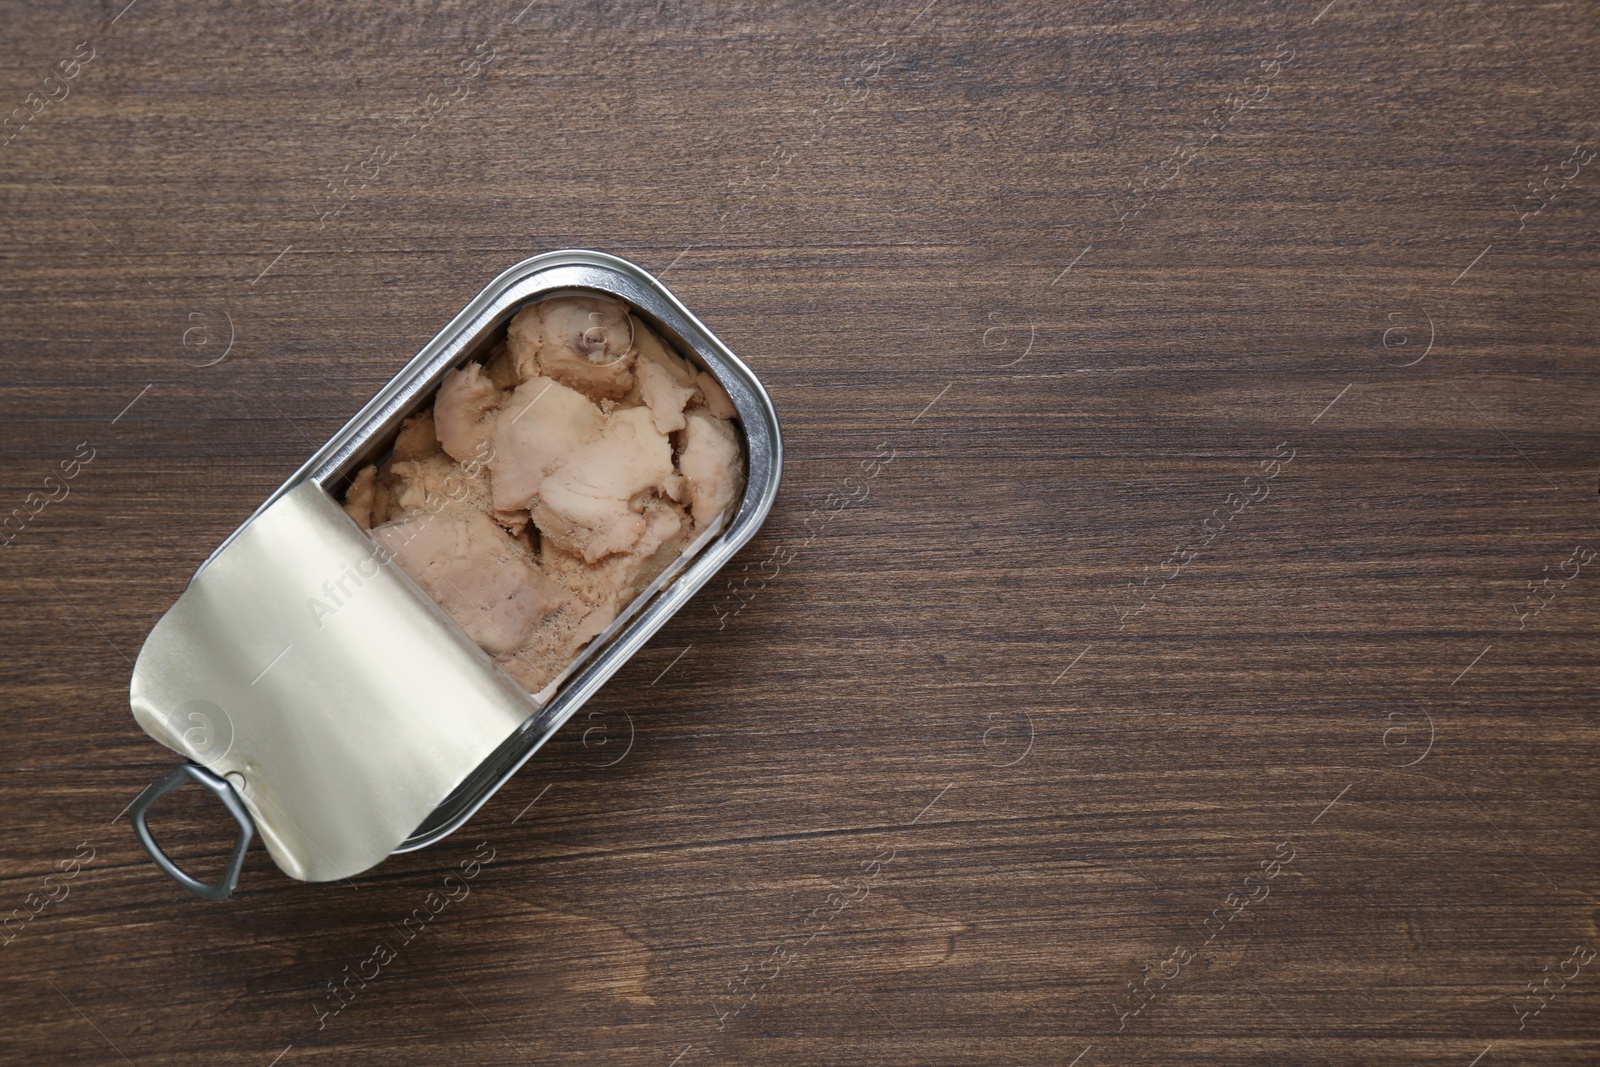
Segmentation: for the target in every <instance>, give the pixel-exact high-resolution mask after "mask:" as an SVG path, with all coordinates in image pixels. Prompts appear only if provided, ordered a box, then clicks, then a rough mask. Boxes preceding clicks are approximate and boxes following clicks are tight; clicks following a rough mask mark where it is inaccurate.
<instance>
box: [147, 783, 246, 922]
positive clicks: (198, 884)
mask: <svg viewBox="0 0 1600 1067" xmlns="http://www.w3.org/2000/svg"><path fill="white" fill-rule="evenodd" d="M187 782H199V783H200V784H201V785H203V786H205V787H206V788H207V789H209V790H211V791H212V792H213V793H215V794H216V795H217V799H219V800H221V801H222V806H223V807H225V808H227V809H228V811H229V813H231V814H232V815H233V817H234V819H235V820H236V821H237V822H238V823H239V840H238V842H237V843H236V844H235V845H234V846H233V855H232V856H231V857H229V859H228V867H227V870H225V871H223V872H222V880H221V881H218V882H214V883H213V882H202V881H200V880H199V879H198V878H194V877H192V876H190V875H188V874H186V873H184V872H183V871H182V870H181V869H180V868H179V867H178V865H177V864H176V863H173V862H172V860H171V858H170V857H168V856H167V854H166V853H165V852H162V851H161V846H160V845H158V844H156V839H155V838H154V837H152V836H150V827H149V826H147V825H146V824H145V813H146V812H147V811H148V810H149V809H150V805H151V804H154V803H155V802H156V800H157V799H158V798H160V797H163V796H165V795H167V794H168V793H170V792H172V791H173V790H174V789H177V788H178V787H179V786H181V785H183V784H185V783H187ZM128 810H129V811H130V812H131V813H132V815H133V832H134V833H135V834H137V835H138V836H139V844H141V845H143V846H144V850H145V851H146V852H148V853H149V854H150V858H151V859H152V860H154V861H155V864H156V866H157V867H160V868H161V869H162V870H163V871H165V872H166V873H167V877H169V878H171V879H172V880H173V881H174V882H177V883H178V884H179V885H181V886H183V888H185V889H187V890H188V891H189V892H191V893H193V894H194V895H195V896H197V897H201V898H203V899H205V900H227V899H228V898H229V897H231V896H232V895H233V890H234V887H235V886H237V885H238V884H239V872H240V870H242V869H243V867H244V854H245V852H246V851H247V850H248V849H249V848H250V839H251V838H253V837H254V836H255V833H256V825H255V822H254V820H252V819H251V818H250V813H249V812H248V811H246V810H245V807H244V803H243V802H242V801H241V800H240V799H239V795H238V794H237V793H236V792H234V788H233V783H232V782H230V781H228V780H227V779H226V778H219V777H218V776H217V775H215V774H212V773H211V772H210V771H208V770H206V769H205V768H204V767H200V766H197V765H196V764H193V763H181V764H179V765H178V766H176V767H174V768H172V770H171V771H169V772H167V774H166V776H165V777H163V778H161V779H160V780H159V781H156V782H152V783H150V784H149V785H147V786H145V790H144V792H142V793H140V794H139V796H138V798H137V799H136V800H134V802H133V805H132V806H131V807H130V808H129V809H128Z"/></svg>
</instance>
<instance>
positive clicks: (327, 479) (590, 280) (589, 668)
mask: <svg viewBox="0 0 1600 1067" xmlns="http://www.w3.org/2000/svg"><path fill="white" fill-rule="evenodd" d="M574 289H577V290H590V291H600V292H605V293H610V294H611V295H614V296H616V297H618V298H620V299H622V300H624V301H625V302H627V303H628V304H630V305H631V306H633V307H634V308H636V309H638V310H640V311H643V312H644V313H645V314H646V315H647V316H649V317H650V318H653V319H655V320H656V322H657V323H658V324H660V325H662V326H664V327H666V329H667V332H668V333H669V334H670V335H671V338H670V339H671V340H674V341H676V342H677V345H678V347H681V348H684V349H687V354H689V355H691V356H692V357H693V359H694V361H695V362H696V363H698V364H700V365H701V366H702V367H704V369H706V370H707V371H709V372H710V373H711V374H712V376H713V377H715V378H716V379H717V381H718V382H719V383H720V384H721V385H722V386H723V388H724V389H726V390H727V391H728V395H729V398H730V399H731V400H732V401H733V404H734V407H735V409H736V410H737V411H738V414H739V421H740V424H741V428H742V429H743V432H744V437H745V446H746V454H745V461H746V481H745V491H744V495H743V497H742V498H741V500H740V503H739V507H738V510H737V511H736V512H735V513H734V515H733V517H732V519H731V520H730V521H729V523H728V524H727V526H726V527H725V528H724V530H723V531H722V533H721V534H720V535H718V536H717V537H716V538H715V539H714V540H712V542H711V543H710V544H708V545H706V546H705V548H704V549H702V550H701V552H700V554H699V555H698V556H697V557H695V558H694V559H693V560H691V561H690V562H689V563H688V565H687V566H686V567H685V568H684V569H683V570H682V571H681V572H680V573H679V574H678V575H677V576H676V577H675V578H674V579H672V580H671V581H670V582H669V583H668V584H667V585H666V587H665V588H663V589H661V590H660V591H659V592H658V593H657V594H656V595H655V596H654V598H653V599H651V600H650V601H649V602H648V603H646V604H645V605H643V607H641V608H639V610H638V612H637V614H636V615H635V617H634V618H633V619H632V620H631V621H629V622H628V623H627V624H626V625H625V626H624V627H623V628H622V629H621V630H620V631H618V632H617V633H615V634H614V635H613V636H612V637H611V638H610V639H609V641H607V642H606V643H605V644H604V646H603V647H601V648H599V649H598V650H596V651H594V652H593V654H592V655H590V656H589V658H588V661H587V662H586V663H584V664H583V665H582V666H581V667H580V668H579V669H578V670H577V671H576V672H575V673H574V674H573V675H572V676H571V677H569V678H568V679H567V680H566V681H565V682H564V683H562V685H561V687H560V689H559V690H558V691H557V693H556V694H555V696H554V697H553V698H552V699H551V701H550V703H549V704H547V705H545V706H544V707H543V708H541V709H540V710H539V711H538V712H536V713H535V714H534V715H532V716H530V717H529V718H528V720H527V721H526V722H524V723H523V724H522V726H521V727H520V728H519V729H518V730H517V731H516V732H515V733H514V734H513V735H512V736H511V737H510V738H508V739H507V740H506V741H505V742H504V743H503V744H502V745H501V746H500V747H499V748H498V749H497V750H496V751H495V752H494V753H491V754H490V756H489V757H487V758H486V759H485V760H484V761H483V763H481V764H480V765H479V767H478V769H477V770H476V771H474V772H473V773H472V774H471V775H469V776H468V777H467V778H466V779H465V780H464V781H463V782H462V783H461V784H460V785H459V786H458V787H457V788H456V789H455V790H454V791H452V793H451V794H450V795H449V796H447V797H446V798H445V800H444V801H442V802H441V803H440V804H439V806H438V807H437V808H436V809H435V810H434V812H433V813H432V814H431V815H430V816H429V817H428V818H427V819H425V820H424V821H423V823H422V824H421V825H419V827H418V829H417V831H416V832H415V833H413V834H412V835H411V836H410V837H408V838H407V839H406V840H405V841H403V842H402V843H401V844H400V845H399V846H398V847H396V848H395V850H394V851H395V852H396V853H400V852H410V851H414V850H416V849H420V848H425V847H427V846H428V845H431V844H435V843H436V842H438V841H440V840H443V839H444V838H445V837H447V836H448V835H449V834H450V833H452V832H454V831H455V830H456V829H458V828H459V827H460V826H461V825H462V824H464V823H465V822H466V821H467V820H468V819H470V818H471V817H472V816H473V814H475V813H476V812H477V810H478V809H479V808H480V807H482V806H483V804H484V803H486V802H487V801H488V800H489V798H490V797H492V796H493V795H494V794H495V792H496V791H498V790H499V788H500V787H501V786H502V785H504V784H505V783H506V781H508V780H509V779H510V778H511V776H512V775H514V774H515V773H516V772H517V771H518V770H519V769H520V768H521V767H522V766H523V764H525V763H526V762H527V761H528V760H529V759H531V758H532V757H533V755H534V754H535V753H536V752H537V751H538V750H539V748H540V747H541V746H543V744H544V743H545V742H546V741H547V740H549V738H550V737H551V736H553V735H554V734H555V732H556V731H557V730H559V729H560V728H561V726H562V725H563V724H565V723H566V722H567V720H569V719H570V718H571V717H572V716H573V715H574V714H575V713H576V712H577V711H578V710H579V709H580V708H582V706H583V705H584V703H585V702H586V701H587V700H588V699H589V698H590V697H591V696H593V695H594V693H595V692H596V691H597V690H598V689H599V688H600V686H601V685H603V684H604V683H605V682H606V681H607V680H608V679H609V678H610V677H611V676H612V675H613V674H615V673H616V672H617V670H619V669H620V668H621V667H622V665H623V664H624V663H626V662H627V661H628V660H629V659H630V658H631V657H632V656H633V654H634V653H635V652H636V651H638V649H639V648H640V647H641V646H642V645H643V644H644V643H645V642H646V641H647V640H648V639H649V638H650V637H651V636H652V635H654V633H655V632H656V631H657V630H659V629H660V628H661V627H662V626H663V625H665V624H666V622H667V621H668V620H669V619H671V618H672V616H673V615H675V614H676V613H677V611H678V610H679V609H680V608H681V607H683V605H684V604H686V603H687V602H688V600H689V599H690V598H691V597H692V596H693V595H694V594H695V593H696V592H698V591H699V590H700V589H701V588H702V587H704V586H705V584H706V583H707V582H708V581H710V579H711V577H712V576H713V575H714V574H715V573H716V572H717V571H718V570H720V569H721V568H722V567H723V565H724V564H726V563H727V562H728V560H729V559H731V558H732V557H733V555H734V553H736V552H737V551H738V550H739V549H740V548H742V547H744V545H745V544H747V543H748V542H749V541H750V540H751V539H752V538H753V537H754V536H755V534H756V532H757V531H758V530H759V529H760V527H761V524H762V523H763V522H764V521H765V519H766V517H767V515H768V513H769V512H770V511H771V509H772V505H773V501H774V500H775V498H776V496H777V490H778V482H779V480H780V478H781V475H782V468H783V445H782V435H781V432H780V430H779V426H778V416H777V411H776V409H775V408H774V407H773V404H772V400H771V397H770V396H768V394H767V391H766V389H765V388H764V387H763V386H762V385H761V382H760V380H759V379H758V378H757V377H756V376H755V374H754V373H753V372H752V371H751V370H750V368H749V367H747V366H746V365H745V364H744V362H743V361H741V360H740V359H739V358H738V357H737V356H736V355H734V354H733V352H732V351H731V350H729V349H728V347H727V346H726V345H724V344H723V343H722V342H721V341H720V340H719V339H718V338H717V337H716V335H714V334H713V333H712V332H711V331H710V330H709V329H707V328H706V327H705V325H704V324H703V323H701V322H700V320H699V319H698V318H696V317H695V315H694V314H693V313H692V312H690V311H689V309H688V308H686V307H685V306H684V305H683V304H682V302H681V301H679V300H678V299H677V297H675V296H674V295H673V294H672V293H671V291H670V290H668V289H667V288H666V286H664V285H663V284H661V282H659V281H658V280H657V279H655V278H654V277H652V276H651V275H650V274H648V273H647V272H645V271H644V270H643V269H641V268H640V267H638V266H636V265H635V264H633V263H630V262H628V261H627V260H624V259H621V258H619V257H616V256H612V255H608V254H606V253H603V252H593V251H588V250H582V249H568V250H562V251H555V252H547V253H543V254H541V255H537V256H533V257H531V258H529V259H525V260H523V261H522V262H520V263H517V264H516V265H514V266H512V267H510V268H508V269H507V270H505V271H503V272H502V273H501V274H500V275H499V276H498V277H496V278H495V279H494V280H493V281H491V282H490V283H489V284H488V285H487V286H485V287H484V289H483V290H482V291H481V292H479V293H478V295H477V296H475V297H473V299H472V300H471V301H469V302H468V303H467V305H466V307H464V308H463V309H462V310H461V311H460V312H459V313H458V314H457V315H456V316H455V317H454V318H453V319H451V321H450V322H449V323H448V324H447V325H446V326H445V327H444V328H443V329H442V330H440V331H439V333H438V334H436V335H435V336H434V337H433V338H432V340H430V341H429V342H428V343H427V344H425V345H424V346H423V347H422V349H421V350H420V351H419V352H418V353H417V355H416V356H415V357H413V358H412V359H411V361H410V362H409V363H407V364H406V366H405V367H403V368H402V369H401V370H400V371H399V373H397V374H396V375H395V376H394V377H393V378H391V379H390V380H389V381H388V382H387V383H386V384H385V385H384V386H383V387H382V388H381V389H379V390H378V392H377V394H376V395H374V396H373V398H372V399H371V400H369V401H368V402H367V403H366V404H365V405H364V406H363V407H362V408H361V410H360V411H358V412H357V413H356V415H355V416H354V417H352V418H351V419H350V420H349V421H348V422H347V423H346V424H345V425H344V426H343V427H341V428H340V429H339V431H338V432H337V433H335V434H334V435H333V437H331V438H330V439H329V440H328V442H327V443H326V444H324V445H323V446H322V447H321V448H320V449H318V450H317V452H316V453H315V454H314V455H313V456H312V457H311V458H310V459H308V460H307V461H306V462H305V463H304V464H302V465H301V467H300V468H299V469H298V470H297V471H295V473H294V474H292V475H291V476H290V477H289V478H288V479H287V480H286V481H285V482H284V483H283V485H282V486H280V487H279V488H278V489H277V490H276V491H275V492H274V493H273V494H272V495H271V496H269V497H268V498H267V499H266V500H265V501H264V502H263V503H262V504H261V506H260V507H259V508H258V509H257V510H256V512H255V513H254V514H253V515H252V516H251V517H250V519H248V520H246V522H245V523H244V524H243V525H241V526H240V527H239V529H240V530H242V529H244V527H245V526H248V525H249V523H250V522H252V521H254V519H255V518H256V517H257V516H258V515H260V514H261V513H262V512H263V511H265V510H266V508H267V507H269V506H270V505H271V504H272V503H273V502H274V501H275V500H277V499H278V498H279V497H281V496H282V495H283V494H284V493H286V492H288V491H289V490H291V489H293V488H294V487H295V486H297V485H299V484H300V483H302V482H304V481H307V480H310V481H314V482H316V483H317V484H318V486H319V487H321V488H323V489H324V490H330V489H331V487H332V486H333V485H334V484H335V483H336V482H337V481H338V480H339V479H340V478H342V477H343V476H344V475H345V474H347V473H348V471H349V470H350V469H351V468H352V467H353V466H355V465H356V464H357V463H358V462H359V461H360V460H361V459H362V457H363V450H364V449H365V448H367V447H369V446H370V445H371V443H372V442H373V441H374V440H375V439H377V438H379V437H381V436H383V435H384V434H386V433H387V432H388V431H390V430H392V429H393V428H394V427H395V426H397V425H398V423H399V421H400V420H401V419H402V418H403V417H405V416H406V415H408V414H409V413H410V412H411V411H413V410H415V408H416V407H417V406H418V405H419V404H420V403H421V402H423V401H424V400H426V399H427V397H428V396H429V395H430V394H431V392H432V390H433V389H434V387H435V386H437V384H438V383H439V381H440V380H441V379H442V378H443V377H444V375H445V374H446V373H447V372H448V371H449V370H450V369H452V368H453V367H455V366H456V364H457V363H459V362H460V361H461V359H462V358H463V353H465V352H466V351H467V350H468V349H469V348H471V347H473V346H474V345H477V344H480V343H482V342H483V341H484V339H485V338H486V337H487V336H488V335H490V334H492V332H493V331H494V330H496V329H498V328H500V327H503V326H504V324H505V323H506V322H507V321H508V320H509V319H510V318H511V316H512V315H513V314H514V313H515V312H516V310H518V309H519V308H520V307H521V306H522V305H524V304H526V303H527V302H528V301H529V300H532V299H534V298H536V297H540V296H544V295H547V294H549V293H553V292H557V291H561V290H574ZM237 534H238V531H237V530H236V531H235V532H234V533H233V534H230V535H229V537H228V538H227V539H225V540H224V541H223V542H222V544H221V545H219V546H218V547H217V549H216V550H215V551H213V552H212V553H211V555H210V556H208V557H207V559H206V561H205V562H204V563H202V564H201V565H200V567H199V568H198V569H197V570H196V574H199V573H200V571H203V570H204V569H205V567H206V565H207V564H208V563H209V562H210V561H211V559H212V558H214V557H215V556H216V554H217V553H218V552H221V551H222V549H223V548H224V547H226V546H227V545H228V543H229V542H231V541H232V540H233V538H234V537H235V536H237Z"/></svg>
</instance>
